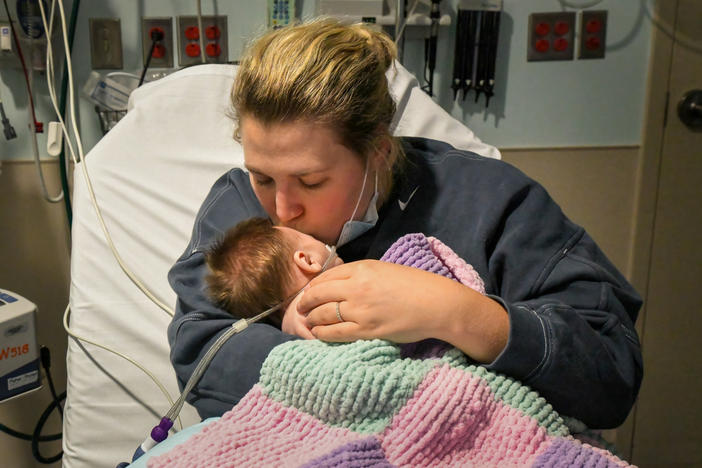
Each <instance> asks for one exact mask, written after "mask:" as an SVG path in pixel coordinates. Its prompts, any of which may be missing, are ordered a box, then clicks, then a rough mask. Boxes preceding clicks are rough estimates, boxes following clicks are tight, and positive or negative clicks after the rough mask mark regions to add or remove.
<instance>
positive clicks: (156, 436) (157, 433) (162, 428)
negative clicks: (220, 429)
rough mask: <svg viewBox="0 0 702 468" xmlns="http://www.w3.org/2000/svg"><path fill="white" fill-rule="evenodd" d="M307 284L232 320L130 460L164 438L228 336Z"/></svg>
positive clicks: (333, 252) (332, 249)
mask: <svg viewBox="0 0 702 468" xmlns="http://www.w3.org/2000/svg"><path fill="white" fill-rule="evenodd" d="M327 248H328V249H329V257H327V260H326V261H325V262H324V265H322V270H321V271H320V273H322V272H324V271H325V270H326V269H327V268H329V265H331V263H332V261H333V260H334V257H336V246H332V247H329V246H327ZM310 281H311V280H310ZM309 284H310V282H309V281H308V282H307V284H305V285H304V286H303V287H302V288H301V289H300V290H299V291H298V292H296V293H295V294H293V295H292V296H290V297H289V298H287V299H286V300H284V301H283V302H281V303H280V304H277V305H275V306H273V307H271V308H270V309H266V310H264V311H263V312H261V313H260V314H258V315H256V316H254V317H251V318H248V319H246V318H243V319H240V320H238V321H236V322H234V323H233V324H232V326H231V327H229V328H228V329H227V331H225V332H224V333H222V335H220V337H219V338H217V341H215V342H214V344H213V345H212V346H210V349H208V350H207V353H205V355H204V356H203V357H202V359H201V360H200V362H199V363H198V365H197V367H196V368H195V371H194V372H193V374H192V375H191V376H190V379H189V380H188V383H187V384H186V385H185V387H184V388H183V392H182V393H181V394H180V397H179V398H178V399H177V400H176V401H175V403H173V406H171V408H170V409H169V410H168V412H167V413H166V415H165V416H164V417H163V418H161V421H160V422H159V424H158V425H157V426H154V428H153V429H152V430H151V434H150V435H149V436H148V437H146V439H144V442H142V443H141V445H140V446H139V447H138V448H137V449H136V451H135V452H134V456H133V457H132V461H136V459H137V458H139V457H140V456H142V455H143V454H144V453H145V452H146V451H147V450H150V449H151V448H153V447H154V446H156V444H158V443H159V442H162V441H164V440H166V438H167V437H168V431H169V430H170V429H171V427H173V421H174V420H175V419H176V418H177V417H178V414H179V413H180V410H181V409H182V408H183V404H184V403H185V398H186V397H187V396H188V394H189V393H190V391H191V390H192V389H193V387H195V385H196V384H197V382H198V381H199V380H200V377H202V374H203V373H204V372H205V369H207V366H209V364H210V361H212V358H213V357H214V355H215V354H216V353H217V351H219V349H220V348H221V347H222V345H223V344H224V343H225V342H226V341H227V340H228V339H229V338H231V337H232V336H234V335H236V334H237V333H239V332H241V331H242V330H244V329H246V327H248V326H249V325H250V324H252V323H254V322H258V321H259V320H261V319H263V318H265V317H268V316H269V315H270V314H272V313H273V312H275V311H277V310H280V309H281V308H282V307H283V305H285V304H289V303H290V301H292V300H293V299H295V298H296V297H297V296H299V295H300V294H302V291H304V290H305V288H307V286H309Z"/></svg>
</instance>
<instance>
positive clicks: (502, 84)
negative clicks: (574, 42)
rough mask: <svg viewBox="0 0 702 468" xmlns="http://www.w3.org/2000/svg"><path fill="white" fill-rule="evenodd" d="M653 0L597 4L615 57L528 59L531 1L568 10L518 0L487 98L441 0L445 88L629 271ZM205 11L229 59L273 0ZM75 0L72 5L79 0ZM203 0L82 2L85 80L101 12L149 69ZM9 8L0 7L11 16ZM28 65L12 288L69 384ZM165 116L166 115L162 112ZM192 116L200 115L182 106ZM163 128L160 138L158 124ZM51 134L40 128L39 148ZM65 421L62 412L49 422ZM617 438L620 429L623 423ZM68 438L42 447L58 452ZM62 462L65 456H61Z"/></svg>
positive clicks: (5, 231)
mask: <svg viewBox="0 0 702 468" xmlns="http://www.w3.org/2000/svg"><path fill="white" fill-rule="evenodd" d="M650 2H651V0H642V1H638V0H604V1H603V2H602V3H601V4H600V5H599V6H598V7H597V8H601V9H606V10H608V12H609V30H608V41H607V42H608V46H607V56H606V57H605V58H604V59H602V60H573V61H566V62H527V61H526V29H527V24H528V16H529V14H530V13H532V12H544V11H561V9H562V7H561V5H560V4H559V2H558V1H557V0H530V1H528V2H524V1H523V0H505V1H504V14H503V20H502V25H501V31H500V43H499V51H498V61H497V72H496V73H497V86H496V95H495V97H493V99H492V100H491V102H490V106H489V107H488V108H485V103H484V97H481V98H480V100H479V102H478V103H475V102H473V100H472V97H473V96H472V94H471V95H470V96H469V98H468V99H466V100H465V101H463V100H459V101H457V102H454V101H453V97H452V92H451V90H450V89H449V80H450V76H451V72H452V63H453V47H454V39H453V37H454V33H455V21H453V20H454V19H455V11H456V5H457V0H445V1H444V2H442V10H443V11H444V12H445V13H448V14H449V15H450V16H451V17H452V24H451V25H450V26H445V27H442V28H441V30H440V35H439V43H440V47H439V51H440V52H439V60H438V66H437V72H436V83H435V87H436V89H437V97H436V100H437V102H439V103H440V104H441V105H442V106H443V107H444V108H445V109H446V110H447V111H449V112H450V113H451V114H452V115H453V116H454V117H456V118H458V119H459V120H462V121H463V122H465V123H466V124H467V125H468V126H469V127H470V128H471V129H472V130H473V131H474V132H475V133H476V134H477V135H478V136H479V137H480V138H481V139H483V140H485V141H487V142H489V143H491V144H493V145H495V146H498V147H499V148H500V149H501V150H502V154H503V158H504V159H505V160H506V161H508V162H510V163H512V164H514V165H516V166H517V167H519V168H520V169H522V170H523V171H525V172H526V173H527V174H528V175H530V176H532V177H533V178H535V179H536V180H538V181H540V182H541V183H542V184H543V185H544V186H545V187H546V188H547V189H548V190H549V192H550V193H551V194H552V196H553V197H554V198H555V199H556V200H557V201H558V202H559V203H560V204H561V206H562V207H563V209H564V211H565V212H566V213H567V214H568V215H569V216H570V217H571V218H572V219H573V220H574V221H575V222H577V223H579V224H581V225H583V226H585V227H586V228H587V230H588V231H589V232H590V234H591V235H592V236H593V238H594V239H595V240H596V241H597V242H598V243H599V244H600V245H601V246H602V248H603V250H604V251H605V252H606V253H607V254H608V256H609V257H610V258H611V259H612V261H613V262H614V263H615V264H616V265H617V266H618V267H619V268H620V269H622V271H624V272H625V274H629V273H630V271H629V265H630V264H631V256H632V251H631V247H630V246H631V238H632V235H633V230H634V226H635V219H634V211H635V210H634V205H635V199H636V192H635V178H636V174H637V171H639V168H640V160H639V159H640V145H641V140H642V138H641V129H642V122H643V108H644V97H645V87H646V79H647V72H646V70H647V66H648V54H649V41H650V31H651V25H650V21H649V19H648V17H647V14H646V9H645V8H646V7H647V5H648V4H649V3H650ZM202 5H203V13H204V14H211V13H213V11H214V10H215V6H216V11H217V13H218V14H224V15H227V16H228V27H229V43H228V45H229V49H230V57H229V58H230V59H231V60H236V59H237V58H238V56H239V52H240V51H241V47H242V38H243V37H246V36H250V35H251V34H252V33H255V32H256V31H258V30H260V28H262V27H263V25H264V23H265V17H266V6H265V2H262V1H259V2H250V1H248V0H237V1H227V2H224V1H216V2H213V1H210V0H204V1H203V2H202ZM297 5H298V10H299V11H301V13H302V15H303V16H310V15H312V14H313V13H314V1H310V0H305V1H302V2H299V1H298V3H297ZM65 6H66V9H67V10H70V7H71V2H70V1H66V2H65ZM194 13H195V2H193V1H190V0H177V1H170V0H149V1H146V0H143V1H136V0H126V1H125V0H105V1H101V2H82V3H81V10H80V16H79V18H78V29H77V36H76V41H75V48H74V57H75V58H74V69H75V77H76V83H77V86H79V87H80V86H82V85H83V83H84V82H85V80H86V78H87V76H88V74H89V72H90V69H91V63H90V54H89V50H88V43H89V42H88V18H91V17H119V18H120V19H121V27H122V40H123V48H124V67H125V68H124V71H130V72H133V73H139V71H140V66H141V43H140V40H139V39H138V38H139V31H140V22H139V18H140V17H142V16H170V17H175V16H177V15H192V14H194ZM1 17H2V15H1V14H0V18H1ZM425 34H426V29H424V28H421V27H409V28H408V30H407V32H406V35H407V37H406V44H405V58H404V63H405V65H406V66H407V67H408V68H409V69H410V70H411V71H413V72H415V73H416V74H417V75H421V71H422V60H423V37H424V35H425ZM23 80H24V78H23V76H22V75H21V72H20V71H19V70H18V69H16V68H12V69H7V68H5V67H3V68H2V69H0V92H1V93H2V97H3V101H4V104H5V111H6V113H7V114H8V117H9V118H10V119H11V121H12V122H13V125H14V127H15V128H16V130H17V133H18V135H19V136H18V138H17V139H15V140H12V141H9V142H8V141H5V140H4V139H0V161H2V168H1V170H2V173H1V174H0V259H2V266H0V288H4V289H10V290H13V291H16V292H18V293H20V294H22V295H24V296H26V297H28V298H29V299H31V300H32V301H34V302H35V303H37V305H38V307H39V317H40V320H39V340H40V342H42V343H43V344H46V345H48V346H49V347H50V348H51V350H52V353H53V367H52V369H53V373H54V376H55V380H56V386H57V388H58V390H59V391H62V390H63V389H65V379H66V376H65V363H64V362H63V361H64V359H63V357H64V356H65V350H66V341H67V337H66V335H65V332H64V331H63V329H62V326H61V315H62V313H63V311H64V308H65V306H66V304H67V300H68V290H69V286H70V277H69V245H70V241H69V234H68V231H69V229H68V223H67V221H66V216H65V214H64V212H63V206H62V204H48V203H46V202H44V201H42V199H41V196H40V191H39V190H40V189H39V184H38V179H37V176H36V172H35V168H34V166H33V163H32V161H31V157H32V150H31V147H30V139H29V135H28V131H27V125H26V122H27V98H26V95H25V91H24V84H23ZM35 92H36V95H37V96H36V101H37V103H38V109H37V112H38V116H39V119H40V120H42V121H44V122H46V121H47V120H48V119H49V116H50V109H49V105H48V97H47V92H46V90H45V81H44V78H43V77H42V76H39V75H37V76H35ZM79 104H80V108H79V121H80V129H81V131H82V134H83V141H84V145H85V148H86V151H88V150H89V149H90V148H91V147H93V146H94V145H95V144H96V143H97V141H99V139H100V138H101V136H102V133H101V131H100V128H99V125H98V121H97V117H96V115H95V111H94V110H93V105H92V104H91V103H90V102H89V101H87V100H86V99H85V98H84V97H80V98H79ZM160 117H161V116H153V118H155V119H158V118H160ZM180 118H188V116H187V115H183V116H181V117H180ZM154 137H155V138H157V137H158V136H157V135H155V136H154ZM45 142H46V140H45V135H40V136H39V147H40V149H41V148H43V147H45ZM41 152H42V154H43V156H42V158H43V159H44V162H43V163H42V165H43V167H44V170H45V171H46V174H47V177H48V183H49V192H51V193H56V191H58V190H59V188H60V184H59V183H58V177H57V173H58V165H57V163H56V162H55V161H53V160H50V159H49V158H48V157H47V156H46V155H45V151H43V150H42V151H41ZM49 398H50V397H49V392H48V391H47V390H46V389H44V390H41V391H40V392H38V393H35V394H33V395H30V396H27V397H24V398H22V399H20V400H18V401H17V402H10V403H6V404H0V422H2V423H3V424H6V425H9V426H11V427H13V428H15V429H20V430H23V431H24V432H31V431H32V430H33V428H34V424H35V422H36V420H37V418H38V417H39V414H40V413H41V411H42V410H43V409H44V408H45V407H46V406H47V405H48V403H49ZM59 430H60V424H59V422H58V418H57V417H55V415H54V416H53V417H52V421H51V423H50V425H49V427H48V428H47V429H46V431H45V432H46V433H54V432H58V431H59ZM610 436H611V437H613V435H610ZM58 450H60V445H59V444H57V443H51V444H45V445H42V453H44V454H45V455H49V454H53V453H56V452H57V451H58ZM0 454H3V455H2V459H1V460H0V465H3V466H17V467H25V466H26V467H30V466H31V467H33V466H40V465H38V464H36V463H35V462H34V461H33V460H32V458H31V452H30V447H29V443H28V442H24V441H18V440H16V439H11V438H9V437H8V436H6V435H4V434H2V433H0ZM57 466H58V465H57Z"/></svg>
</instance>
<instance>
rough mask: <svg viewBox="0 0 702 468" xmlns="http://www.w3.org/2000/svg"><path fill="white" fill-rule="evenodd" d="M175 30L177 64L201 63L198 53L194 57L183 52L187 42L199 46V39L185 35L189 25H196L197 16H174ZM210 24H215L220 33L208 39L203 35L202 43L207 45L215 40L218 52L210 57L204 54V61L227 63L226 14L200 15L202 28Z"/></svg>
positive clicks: (182, 65)
mask: <svg viewBox="0 0 702 468" xmlns="http://www.w3.org/2000/svg"><path fill="white" fill-rule="evenodd" d="M176 22H177V23H178V24H177V31H178V65H180V66H181V67H187V66H189V65H197V64H198V63H202V59H201V57H200V56H199V55H197V56H195V57H190V56H189V55H188V54H186V53H185V48H186V47H187V46H188V44H197V45H198V47H199V46H200V40H199V39H192V40H191V39H188V38H187V37H186V36H185V30H186V29H188V28H189V27H196V28H197V27H198V22H197V16H178V17H177V18H176ZM210 26H217V27H218V28H219V31H220V34H219V38H218V39H208V38H207V37H206V36H204V37H203V44H204V45H205V47H207V44H210V43H213V42H216V43H217V44H219V47H220V54H219V56H217V57H210V56H209V55H207V54H205V62H206V63H227V62H228V61H229V47H228V44H229V39H228V37H229V36H228V31H227V16H226V15H217V16H202V29H203V30H206V29H207V28H208V27H210ZM199 32H200V34H204V33H203V31H199Z"/></svg>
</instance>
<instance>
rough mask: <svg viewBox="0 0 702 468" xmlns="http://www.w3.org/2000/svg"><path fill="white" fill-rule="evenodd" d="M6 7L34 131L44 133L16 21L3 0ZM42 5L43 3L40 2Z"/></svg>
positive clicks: (3, 0)
mask: <svg viewBox="0 0 702 468" xmlns="http://www.w3.org/2000/svg"><path fill="white" fill-rule="evenodd" d="M2 2H3V4H4V5H5V12H6V13H7V21H8V22H9V23H10V30H11V31H12V38H13V39H14V41H15V44H16V45H17V55H18V56H19V59H20V62H22V71H23V72H24V80H25V82H26V83H27V90H28V91H29V107H30V109H31V111H32V120H33V121H34V130H35V131H36V132H37V133H42V132H43V131H44V126H43V124H42V123H41V122H39V121H37V116H36V112H35V110H34V96H33V95H32V88H31V86H30V84H29V74H28V73H27V64H26V63H25V61H24V54H22V46H21V45H20V41H19V37H18V36H17V31H16V30H15V25H14V21H12V17H11V16H10V8H9V7H8V6H7V0H2ZM39 4H40V5H41V2H39Z"/></svg>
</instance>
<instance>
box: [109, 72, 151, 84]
mask: <svg viewBox="0 0 702 468" xmlns="http://www.w3.org/2000/svg"><path fill="white" fill-rule="evenodd" d="M105 76H107V77H110V76H126V77H127V78H133V79H135V80H137V81H139V80H140V79H141V77H140V76H139V75H135V74H134V73H127V72H122V71H115V72H110V73H108V74H107V75H105ZM148 82H149V80H147V79H144V83H148Z"/></svg>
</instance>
